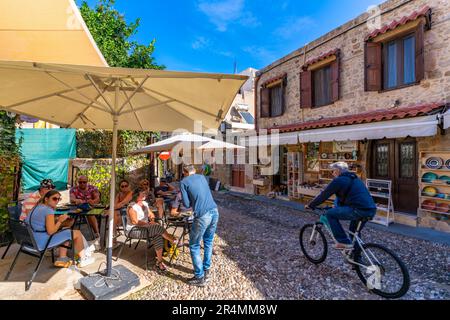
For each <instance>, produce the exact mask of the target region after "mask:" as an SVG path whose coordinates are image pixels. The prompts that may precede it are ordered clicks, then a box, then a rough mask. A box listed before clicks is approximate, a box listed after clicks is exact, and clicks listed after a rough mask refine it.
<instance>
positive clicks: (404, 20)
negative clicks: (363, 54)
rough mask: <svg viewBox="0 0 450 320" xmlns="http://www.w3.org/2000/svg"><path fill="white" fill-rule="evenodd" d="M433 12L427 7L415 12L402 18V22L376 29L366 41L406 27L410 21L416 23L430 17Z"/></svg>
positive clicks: (396, 21)
mask: <svg viewBox="0 0 450 320" xmlns="http://www.w3.org/2000/svg"><path fill="white" fill-rule="evenodd" d="M430 11H431V8H430V7H429V6H425V7H423V8H422V9H420V10H418V11H414V12H413V13H411V14H410V15H409V16H404V17H402V18H401V19H400V20H394V21H392V22H391V23H389V24H386V25H384V26H383V27H381V28H379V29H376V30H374V31H372V32H371V33H370V34H369V35H368V36H366V39H365V40H366V41H367V40H370V39H372V38H375V37H376V36H378V35H380V34H383V33H386V32H388V31H390V30H394V29H395V28H397V27H398V26H401V25H404V24H406V23H408V22H410V21H414V20H416V19H417V18H419V17H423V16H426V15H428V13H429V12H430Z"/></svg>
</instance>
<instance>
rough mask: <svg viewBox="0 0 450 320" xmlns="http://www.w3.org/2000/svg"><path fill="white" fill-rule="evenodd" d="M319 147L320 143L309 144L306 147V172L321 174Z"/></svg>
mask: <svg viewBox="0 0 450 320" xmlns="http://www.w3.org/2000/svg"><path fill="white" fill-rule="evenodd" d="M319 146H320V142H312V143H308V144H307V147H306V171H307V172H319V169H320V165H319Z"/></svg>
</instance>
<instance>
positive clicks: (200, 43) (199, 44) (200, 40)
mask: <svg viewBox="0 0 450 320" xmlns="http://www.w3.org/2000/svg"><path fill="white" fill-rule="evenodd" d="M210 43H211V42H210V41H209V39H207V38H205V37H201V36H200V37H197V38H196V39H195V41H194V42H192V48H193V49H195V50H200V49H203V48H206V47H209V45H210Z"/></svg>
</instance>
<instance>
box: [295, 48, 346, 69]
mask: <svg viewBox="0 0 450 320" xmlns="http://www.w3.org/2000/svg"><path fill="white" fill-rule="evenodd" d="M339 52H340V49H333V50H331V51H328V52H326V53H323V54H321V55H320V56H318V57H316V58H313V59H310V60H308V61H307V62H306V63H305V64H304V65H303V69H306V68H307V67H309V66H310V65H312V64H314V63H316V62H319V61H322V60H325V59H326V58H328V57H331V56H333V55H338V54H339Z"/></svg>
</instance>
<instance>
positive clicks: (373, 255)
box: [299, 208, 410, 299]
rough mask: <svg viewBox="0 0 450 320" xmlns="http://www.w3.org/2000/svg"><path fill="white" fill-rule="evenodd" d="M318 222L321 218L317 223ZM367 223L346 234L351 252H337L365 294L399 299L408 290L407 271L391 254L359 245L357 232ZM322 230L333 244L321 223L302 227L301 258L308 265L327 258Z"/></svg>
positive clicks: (373, 245)
mask: <svg viewBox="0 0 450 320" xmlns="http://www.w3.org/2000/svg"><path fill="white" fill-rule="evenodd" d="M316 211H318V213H319V214H320V216H322V215H324V213H325V212H326V208H325V209H319V210H317V209H316ZM322 219H323V218H322V217H321V219H320V220H322ZM370 220H372V219H371V218H361V219H358V220H357V228H356V230H355V232H354V233H353V232H349V233H350V235H351V236H352V244H353V248H352V249H344V250H340V251H341V253H342V255H343V256H344V259H345V260H346V261H347V262H348V263H349V264H351V265H352V266H353V269H354V270H355V271H356V274H357V275H358V277H359V279H360V280H361V281H362V282H363V283H364V285H365V286H366V287H367V288H368V289H369V292H372V293H374V294H377V295H379V296H381V297H383V298H388V299H397V298H400V297H402V296H403V295H405V294H406V293H407V292H408V290H409V286H410V277H409V273H408V269H407V267H406V266H405V264H404V263H403V261H402V260H401V259H400V258H399V257H398V256H397V255H396V254H395V253H394V252H393V251H392V250H390V249H388V248H386V247H385V246H383V245H380V244H376V243H364V242H363V240H362V239H361V238H360V232H361V229H362V227H363V225H364V224H365V223H366V222H368V221H370ZM324 226H325V228H323V227H324ZM322 229H325V230H326V232H327V233H328V235H329V236H330V237H331V239H332V240H333V241H334V242H335V243H337V241H336V239H335V238H334V236H333V233H332V232H331V230H330V229H329V226H327V225H326V224H325V223H324V222H322V221H318V222H316V223H314V224H306V225H304V226H303V227H302V229H301V230H300V236H299V238H300V247H301V250H302V252H303V254H304V255H305V257H306V258H307V259H308V260H309V261H310V262H312V263H314V264H317V265H318V264H320V263H322V262H324V261H325V259H326V257H327V254H328V242H327V239H326V237H325V234H324V232H323V230H322ZM314 251H316V252H317V253H315V252H314ZM391 287H392V289H391Z"/></svg>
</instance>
